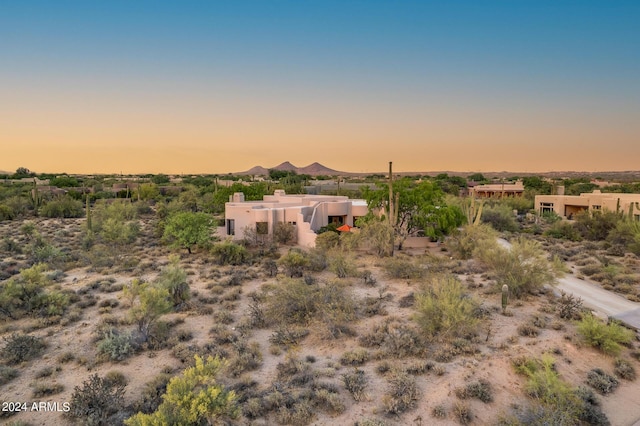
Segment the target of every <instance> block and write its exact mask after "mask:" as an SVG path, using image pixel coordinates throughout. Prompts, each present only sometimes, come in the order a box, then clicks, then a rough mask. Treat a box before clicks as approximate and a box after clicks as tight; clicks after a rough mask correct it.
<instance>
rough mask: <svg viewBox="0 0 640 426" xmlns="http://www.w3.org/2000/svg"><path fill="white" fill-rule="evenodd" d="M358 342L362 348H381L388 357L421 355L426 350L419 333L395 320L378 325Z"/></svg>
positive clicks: (388, 320) (387, 320)
mask: <svg viewBox="0 0 640 426" xmlns="http://www.w3.org/2000/svg"><path fill="white" fill-rule="evenodd" d="M358 340H359V342H360V344H361V345H362V346H365V347H369V348H379V349H381V350H382V351H383V353H384V354H386V355H388V356H396V357H405V356H409V355H420V354H421V353H423V352H424V349H425V344H424V341H423V339H422V336H421V335H420V333H419V331H418V330H417V329H416V328H414V327H411V326H409V325H407V324H405V323H403V322H401V321H399V320H398V319H394V318H389V319H386V320H384V321H383V322H382V323H380V324H377V325H376V326H374V328H373V330H372V332H371V333H368V334H364V335H362V336H360V338H359V339H358Z"/></svg>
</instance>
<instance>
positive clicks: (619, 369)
mask: <svg viewBox="0 0 640 426" xmlns="http://www.w3.org/2000/svg"><path fill="white" fill-rule="evenodd" d="M613 367H614V370H613V372H614V373H615V375H616V376H618V377H620V378H621V379H624V380H635V379H636V369H635V368H633V365H631V363H630V362H629V361H627V360H626V359H622V358H618V359H616V360H615V361H614V363H613Z"/></svg>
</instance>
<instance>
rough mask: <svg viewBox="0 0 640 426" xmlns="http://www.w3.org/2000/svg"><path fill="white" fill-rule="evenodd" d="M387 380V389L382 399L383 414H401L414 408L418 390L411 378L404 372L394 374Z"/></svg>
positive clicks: (418, 394)
mask: <svg viewBox="0 0 640 426" xmlns="http://www.w3.org/2000/svg"><path fill="white" fill-rule="evenodd" d="M387 380H388V382H389V389H388V391H387V393H386V394H385V395H384V397H383V398H382V404H383V406H384V410H385V412H387V413H388V414H401V413H404V412H405V411H407V410H410V409H412V408H414V407H415V406H416V403H417V401H418V398H419V396H420V390H419V389H418V385H417V384H416V379H415V378H414V377H413V376H410V375H408V374H406V373H404V372H395V373H392V374H391V375H390V376H389V377H388V378H387Z"/></svg>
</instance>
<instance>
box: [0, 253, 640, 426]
mask: <svg viewBox="0 0 640 426" xmlns="http://www.w3.org/2000/svg"><path fill="white" fill-rule="evenodd" d="M428 250H429V252H430V253H431V254H432V255H440V254H441V252H440V248H439V247H437V246H435V245H432V246H430V247H429V248H428ZM409 253H410V254H413V255H414V257H417V256H419V255H422V254H424V249H414V250H412V251H409ZM167 254H168V253H167V252H163V251H158V252H153V253H149V254H145V256H149V257H150V258H149V259H148V260H149V261H151V262H152V263H153V264H155V265H157V266H160V265H162V264H166V261H167ZM447 257H448V256H447ZM356 261H357V263H358V266H359V268H360V269H365V268H366V269H369V270H371V271H372V273H373V275H374V276H375V277H376V279H377V284H376V285H375V286H373V287H372V286H367V285H365V284H364V283H362V280H360V279H351V280H348V281H349V282H350V284H349V285H348V288H349V289H350V291H351V292H352V294H353V295H354V297H356V298H363V297H366V296H370V297H377V296H378V295H379V294H386V293H388V294H390V298H389V299H390V300H388V301H386V302H385V303H384V309H385V311H386V314H385V315H376V316H374V317H372V318H361V319H358V320H357V321H354V323H353V324H352V325H353V328H354V329H355V330H356V332H357V333H358V334H359V335H360V334H363V333H366V332H367V331H369V330H371V329H372V327H373V325H374V324H377V323H380V322H382V321H384V320H386V319H388V318H397V319H398V320H399V321H405V322H407V323H410V322H411V317H412V315H413V308H411V307H400V306H399V301H400V300H401V299H402V298H403V297H405V296H407V295H409V294H410V293H412V292H416V291H418V290H419V287H420V284H419V283H418V282H417V281H414V280H400V279H389V278H387V276H386V275H385V273H384V271H383V269H382V267H381V261H380V260H379V259H377V258H376V257H373V256H371V255H367V254H365V253H358V255H357V258H356ZM182 265H183V267H185V268H187V269H189V270H190V271H191V275H189V282H190V286H191V289H192V291H193V290H195V291H196V292H197V293H198V295H199V296H211V295H212V290H211V289H209V288H207V287H208V286H209V285H210V283H211V282H212V281H213V280H214V279H213V278H211V277H212V276H213V274H215V273H216V271H217V270H219V269H220V268H219V267H217V266H216V265H214V264H212V263H211V262H209V261H207V259H206V257H203V256H192V257H187V256H183V257H182ZM156 273H157V268H156V270H155V272H154V271H153V270H151V271H147V272H145V273H144V274H143V276H144V277H146V278H147V279H152V278H153V277H154V276H155V274H156ZM135 276H136V274H135V273H120V272H118V273H106V274H103V273H96V272H92V271H91V270H89V269H88V268H86V267H84V268H76V269H73V270H69V271H66V277H65V278H64V280H63V281H62V283H61V287H62V288H68V289H74V290H77V289H80V288H82V287H83V286H85V285H87V284H88V283H90V282H92V281H95V280H96V279H105V278H107V277H113V278H115V279H116V282H122V283H128V282H130V280H131V279H133V278H134V277H135ZM459 278H460V279H461V280H462V282H463V283H467V282H470V281H471V280H472V281H473V282H474V283H475V285H474V286H473V288H470V291H471V292H472V293H473V295H474V296H475V297H477V298H478V299H479V300H480V301H482V305H483V306H484V307H485V308H486V309H487V311H488V313H489V320H488V322H489V323H490V324H491V326H490V327H488V326H487V327H486V328H483V329H482V330H481V332H480V335H479V338H478V352H477V353H475V354H472V355H460V356H457V357H455V358H454V359H453V360H451V361H450V362H435V365H436V366H437V367H438V369H439V370H440V373H441V374H436V373H435V372H434V371H429V372H426V373H425V374H420V375H417V376H415V377H416V382H417V386H418V388H419V391H420V397H419V399H418V402H417V404H416V407H415V408H414V409H412V410H409V411H407V412H406V413H403V414H401V415H397V416H389V415H386V414H385V413H384V412H383V402H382V401H383V398H384V394H385V393H386V392H387V390H388V387H389V384H388V382H387V380H386V378H385V376H384V375H382V374H380V373H379V372H378V371H377V369H378V367H379V366H380V364H381V363H382V362H384V361H386V362H389V363H391V364H392V366H393V367H398V368H401V367H406V366H409V365H411V364H412V363H416V362H418V361H424V360H425V359H428V360H432V359H433V358H432V355H433V354H432V352H431V351H427V353H428V355H427V356H426V358H417V357H406V358H401V359H385V360H375V359H372V360H370V361H368V362H367V363H365V364H364V365H363V366H361V367H359V368H361V369H362V370H364V371H365V374H366V376H367V378H368V384H367V398H366V400H365V401H361V402H356V401H354V400H353V398H352V397H351V396H350V395H349V394H348V392H346V390H344V388H343V386H342V380H341V377H342V374H345V373H347V372H349V371H351V369H352V368H353V367H345V366H342V365H340V362H339V360H340V357H341V356H342V354H343V353H344V352H345V351H348V350H353V349H357V348H360V347H361V346H360V344H359V342H358V340H357V336H356V337H343V338H339V339H327V338H326V337H323V334H322V332H321V330H322V327H323V324H320V323H313V324H311V327H310V330H311V333H310V334H309V336H307V337H306V338H305V339H304V340H303V341H302V342H301V343H300V344H299V345H298V346H297V347H295V348H294V349H293V350H292V353H293V354H294V355H295V356H297V357H299V358H301V359H303V358H305V357H306V356H308V355H309V356H313V357H314V358H315V362H314V363H313V368H314V369H315V370H316V372H317V373H316V374H317V375H318V377H319V379H320V380H322V381H325V382H330V383H334V384H336V385H337V386H338V387H339V388H340V396H341V399H342V401H343V402H344V404H345V410H344V412H342V413H341V414H327V413H326V412H324V411H322V410H317V411H316V416H315V418H314V420H313V421H312V423H311V424H314V425H352V424H354V423H355V422H357V421H361V420H363V419H365V418H369V419H379V420H383V421H384V422H385V424H388V425H431V424H436V425H455V424H459V423H458V421H457V420H456V418H455V416H454V414H453V410H454V406H455V405H456V404H457V403H460V402H464V403H465V404H467V406H468V407H469V409H470V411H471V412H472V416H473V424H478V425H485V424H494V423H495V422H496V421H497V420H498V419H499V417H500V416H501V415H504V414H507V413H508V412H509V411H510V409H511V408H512V407H513V406H524V405H526V404H528V403H529V402H530V399H529V398H528V397H527V396H526V394H525V392H524V390H523V388H524V383H525V379H524V378H523V377H522V376H519V375H517V374H516V373H515V372H514V369H513V368H512V366H511V362H512V360H513V359H514V358H515V357H518V356H521V355H526V356H532V357H540V356H541V355H542V354H543V353H549V352H550V353H552V354H553V356H554V358H555V360H556V367H557V370H558V372H559V374H560V376H561V377H562V378H563V379H564V380H566V381H567V382H569V383H570V384H572V385H573V386H578V385H584V381H585V379H586V374H587V372H588V371H589V370H591V369H593V368H602V369H603V370H605V371H607V372H609V373H612V371H613V358H611V357H607V356H604V355H602V354H601V353H599V352H597V351H596V350H594V349H593V348H590V347H587V346H585V345H583V344H582V343H581V342H580V340H579V338H578V337H577V335H576V333H575V326H574V324H572V323H570V322H566V321H560V320H558V318H557V317H556V316H555V315H554V313H553V309H552V303H553V296H552V295H549V296H541V297H532V298H529V299H527V300H524V301H521V302H513V303H512V304H511V305H510V306H509V313H510V315H509V316H505V315H502V314H501V313H500V306H499V305H500V296H499V294H495V293H490V292H488V291H487V289H488V285H489V282H488V281H487V280H486V279H485V278H483V276H482V275H481V274H463V275H459ZM317 279H318V281H319V282H323V281H326V280H332V279H335V276H334V275H333V274H332V273H331V272H329V271H325V272H322V273H320V274H318V275H317ZM276 282H277V281H276V280H275V279H273V278H268V277H266V276H262V275H260V276H256V277H254V278H251V279H249V280H247V281H245V282H244V283H243V284H242V286H241V294H240V296H239V298H238V299H237V300H235V301H233V302H232V304H231V305H229V304H227V305H225V306H227V308H223V306H222V302H218V303H214V304H212V305H210V306H211V307H212V308H213V313H208V314H204V315H199V314H197V313H195V312H181V313H174V314H170V315H168V316H167V317H166V319H176V318H179V319H180V320H181V321H182V322H181V323H180V324H179V325H178V326H177V327H176V328H175V329H174V333H177V332H178V331H180V330H184V331H190V332H191V333H192V339H191V340H190V341H189V342H188V343H189V344H200V345H202V344H205V343H207V342H210V341H211V336H210V334H209V330H210V329H211V327H212V326H214V325H215V324H216V323H217V321H216V316H215V314H216V313H218V312H220V311H222V310H225V309H226V310H227V311H228V312H230V313H231V315H232V320H233V322H232V323H231V324H229V325H228V328H229V329H230V330H232V331H235V328H236V326H237V325H238V324H239V322H240V321H241V320H242V319H243V318H245V317H246V316H247V314H248V305H249V297H248V295H249V294H251V293H252V292H255V291H259V289H260V288H261V287H262V286H264V285H265V284H273V283H276ZM225 291H227V290H226V289H225ZM95 295H96V297H97V298H98V301H100V300H105V299H110V298H117V299H119V300H120V301H121V304H120V305H119V306H118V307H116V308H113V309H111V310H110V311H109V312H107V311H100V310H99V308H98V306H97V305H96V306H94V307H91V308H87V309H84V310H83V311H82V317H81V319H80V320H79V321H77V322H75V323H72V324H70V325H67V326H64V327H63V326H60V325H56V326H51V327H47V328H43V329H37V330H35V331H34V332H33V333H34V334H36V335H38V336H42V337H44V338H45V339H46V341H47V342H48V344H49V346H48V349H47V351H46V353H45V355H44V356H43V357H42V358H39V359H36V360H33V361H30V362H27V363H25V364H24V365H21V366H19V370H20V376H19V377H18V378H16V379H14V380H12V381H11V382H9V383H8V384H5V385H2V386H1V387H0V399H1V400H3V401H15V402H31V401H34V400H48V401H54V402H60V403H62V402H68V401H69V400H70V398H71V394H72V393H73V390H74V387H75V386H79V385H80V384H81V383H82V382H83V381H85V380H86V379H87V378H88V377H89V375H91V374H93V373H98V374H100V375H103V374H106V373H107V372H109V371H114V370H115V371H119V372H121V373H123V374H124V375H125V376H126V377H127V378H128V380H129V384H128V386H127V389H126V395H125V396H126V403H132V402H134V401H136V400H137V399H138V398H139V395H140V392H141V390H142V388H143V387H144V384H145V383H147V382H149V381H150V380H151V379H152V378H153V377H154V376H156V375H157V374H158V373H159V372H160V371H162V370H163V369H166V368H171V369H173V370H174V371H175V372H176V373H178V372H179V371H180V370H181V369H183V368H184V365H183V364H182V363H181V362H180V361H179V360H178V359H176V358H175V357H174V356H173V355H172V354H171V349H172V348H167V349H163V350H158V351H146V352H142V353H139V354H137V355H135V356H133V357H131V358H129V359H127V360H125V361H123V362H119V363H113V362H97V360H96V343H95V341H94V340H93V338H94V332H95V330H96V327H97V326H98V324H99V323H100V322H101V321H102V320H103V319H104V318H105V317H106V316H107V315H112V316H117V317H121V318H124V317H126V313H127V307H126V306H125V303H124V301H123V299H122V296H121V292H115V293H101V292H96V293H95ZM550 307H551V308H550ZM534 315H538V316H544V317H546V318H547V319H548V321H547V323H548V324H549V325H550V324H552V323H554V322H561V323H562V324H561V327H559V329H554V328H552V327H550V326H549V325H548V326H547V327H546V328H544V329H541V330H540V334H539V336H538V337H534V338H529V337H522V336H519V335H518V331H517V328H518V326H520V325H521V324H529V323H531V319H532V317H533V316H534ZM33 322H34V320H33V319H24V320H20V321H18V322H14V323H9V324H5V325H4V326H5V328H4V329H3V330H4V331H3V333H2V334H3V336H6V335H8V334H9V333H10V332H11V331H12V330H14V329H21V328H24V327H28V326H29V325H30V324H33ZM271 335H272V330H270V329H254V330H250V331H249V332H248V334H247V336H246V338H247V340H248V342H257V343H258V345H259V347H260V350H261V353H262V356H263V360H262V363H261V366H260V368H259V369H257V370H254V371H250V372H248V373H246V374H245V377H248V378H250V379H252V380H255V381H257V382H258V387H259V388H260V389H268V388H269V387H270V386H271V384H272V383H273V381H274V380H276V376H277V371H276V369H277V365H278V364H279V363H281V362H283V361H284V360H285V359H286V357H287V355H288V354H287V352H286V351H282V352H280V353H274V352H272V350H271V344H270V343H269V338H270V337H271ZM430 345H431V343H430ZM432 346H433V349H434V350H435V349H436V348H437V345H436V344H435V343H433V344H432ZM637 347H638V343H637V342H636V343H634V348H631V349H625V350H624V352H623V354H622V356H623V357H626V358H628V359H631V358H630V357H629V353H630V352H631V350H637ZM67 352H72V353H73V354H74V357H75V360H73V361H71V362H67V363H60V362H59V361H58V357H59V356H60V355H62V354H64V353H67ZM632 362H633V363H634V364H633V365H634V366H635V367H636V370H638V369H639V368H640V363H639V362H638V361H636V360H633V361H632ZM47 366H51V367H54V368H55V367H60V371H58V372H56V373H54V375H53V376H52V377H50V378H46V379H44V380H47V381H48V382H56V383H60V384H62V385H63V386H64V390H63V391H62V392H61V393H59V394H56V395H52V396H50V397H48V398H46V399H38V398H33V397H32V387H33V384H34V383H36V382H37V380H38V379H36V378H35V376H36V373H37V372H38V371H40V370H41V369H42V368H44V367H47ZM479 379H486V380H488V381H489V382H490V383H491V385H492V388H493V397H494V400H493V402H491V403H488V404H485V403H482V402H481V401H478V400H473V399H472V400H465V401H460V400H459V399H458V398H457V397H456V395H455V389H456V388H458V387H461V386H464V385H465V384H467V383H469V382H472V381H476V380H479ZM40 380H43V379H40ZM221 380H222V381H223V382H226V383H229V384H232V383H233V382H234V380H237V379H233V378H226V377H225V378H221ZM620 382H621V383H620V387H619V388H618V389H617V390H616V391H615V392H614V393H613V394H611V395H608V396H598V398H599V400H600V401H601V402H602V406H603V408H604V411H605V413H606V414H607V416H608V417H609V420H610V421H611V424H612V425H620V426H625V425H632V424H634V422H636V421H638V420H640V380H635V381H632V382H628V381H624V380H621V381H620ZM438 405H442V406H443V407H444V408H445V410H446V412H447V416H446V418H444V419H436V418H434V417H433V416H432V411H433V409H434V407H436V406H438ZM1 420H3V421H4V420H5V419H1ZM10 420H12V421H18V420H19V421H25V422H28V423H29V424H32V425H62V424H67V423H68V421H67V420H66V419H65V418H64V417H62V415H61V413H57V412H51V413H42V412H28V413H20V414H18V415H15V416H13V417H11V419H10ZM274 423H275V418H274V417H273V415H271V416H269V417H267V418H259V419H257V420H255V421H249V420H247V419H246V418H241V419H239V420H238V424H256V425H260V424H265V425H268V424H274Z"/></svg>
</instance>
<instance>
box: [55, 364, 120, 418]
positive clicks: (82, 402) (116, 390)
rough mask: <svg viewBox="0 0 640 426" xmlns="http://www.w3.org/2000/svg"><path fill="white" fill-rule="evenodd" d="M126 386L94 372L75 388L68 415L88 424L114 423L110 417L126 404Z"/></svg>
mask: <svg viewBox="0 0 640 426" xmlns="http://www.w3.org/2000/svg"><path fill="white" fill-rule="evenodd" d="M125 386H126V385H123V384H116V383H113V382H111V381H110V380H108V379H106V378H104V377H100V376H98V375H97V374H93V375H91V376H90V377H89V379H87V380H85V381H84V382H83V383H82V386H76V387H75V388H74V390H73V394H72V395H71V401H70V407H71V410H70V411H69V412H68V413H67V415H68V416H69V417H71V418H74V419H76V420H79V421H82V422H83V423H84V424H87V425H107V424H113V422H112V421H110V418H111V417H112V416H113V415H115V414H117V413H118V412H119V411H120V410H121V409H122V407H123V405H124V388H125Z"/></svg>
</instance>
